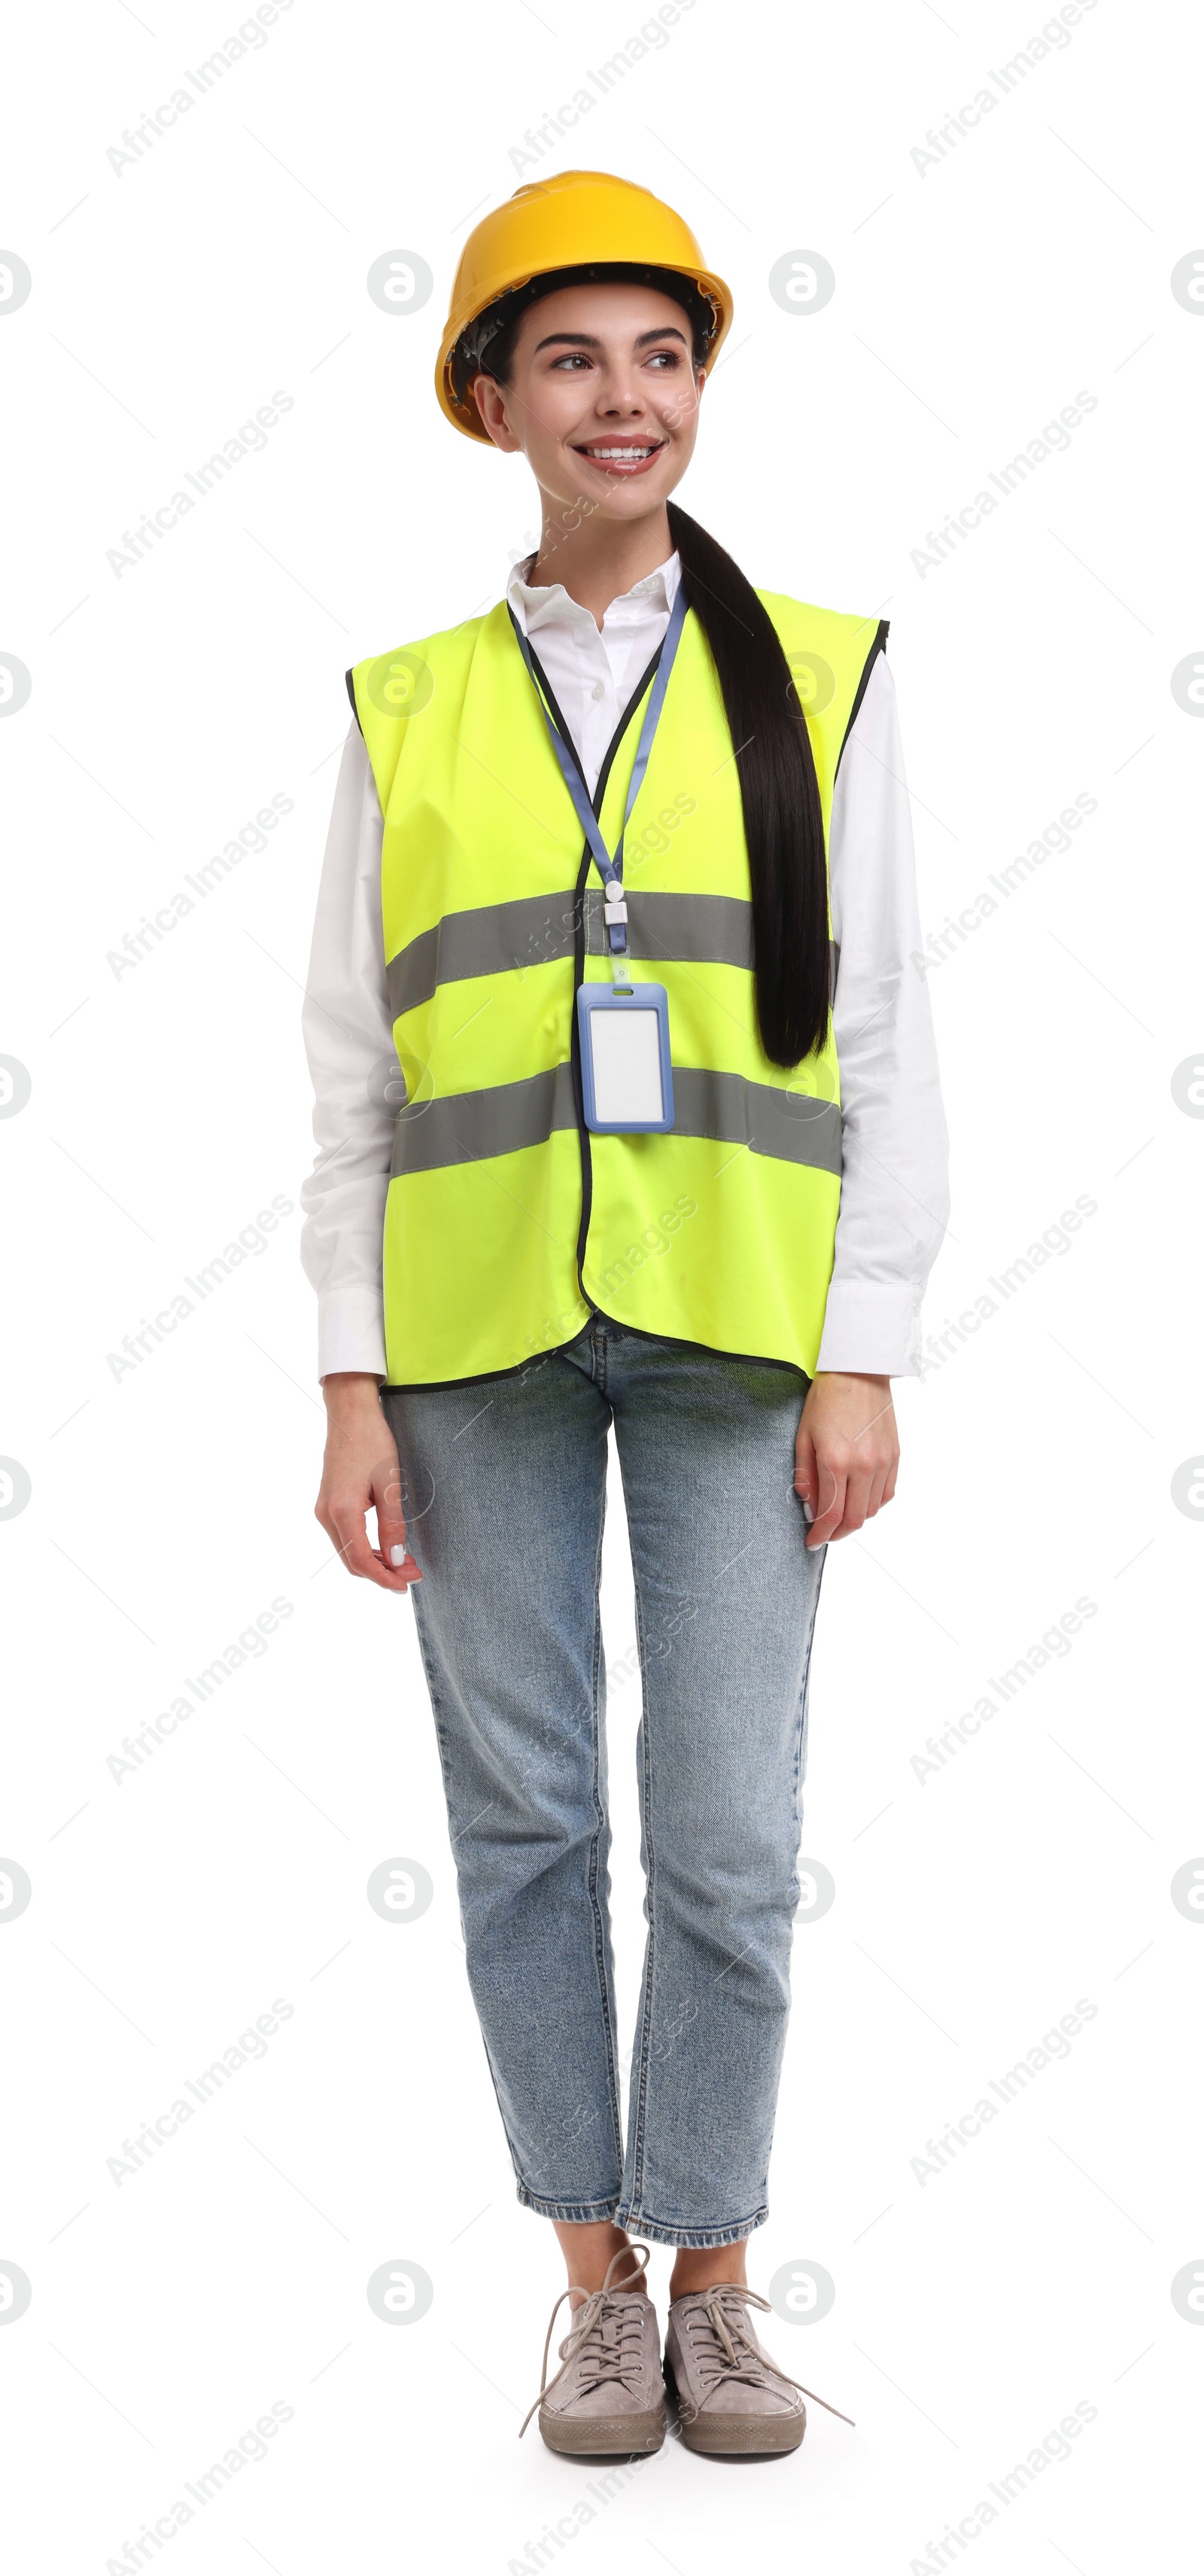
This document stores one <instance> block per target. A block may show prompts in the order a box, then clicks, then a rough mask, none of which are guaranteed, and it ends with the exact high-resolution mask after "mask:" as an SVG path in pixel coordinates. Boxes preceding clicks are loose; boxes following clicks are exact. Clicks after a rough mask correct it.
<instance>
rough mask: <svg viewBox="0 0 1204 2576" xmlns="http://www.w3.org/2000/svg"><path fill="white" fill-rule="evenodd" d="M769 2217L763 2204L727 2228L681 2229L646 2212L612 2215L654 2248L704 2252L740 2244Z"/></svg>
mask: <svg viewBox="0 0 1204 2576" xmlns="http://www.w3.org/2000/svg"><path fill="white" fill-rule="evenodd" d="M768 2216H769V2206H768V2203H766V2204H765V2206H764V2207H763V2208H761V2209H758V2210H756V2211H754V2214H753V2216H752V2217H751V2218H734V2219H733V2220H732V2222H731V2225H730V2226H729V2227H723V2226H718V2227H682V2226H675V2225H673V2224H672V2223H668V2224H667V2223H666V2222H665V2220H663V2219H660V2218H650V2217H649V2216H648V2213H647V2211H646V2210H639V2209H623V2208H620V2209H617V2210H616V2212H615V2225H616V2227H625V2228H627V2229H628V2231H629V2232H634V2233H635V2235H637V2236H646V2237H647V2238H648V2240H649V2242H650V2243H651V2244H653V2245H686V2246H690V2247H698V2248H699V2249H705V2248H706V2247H707V2246H710V2245H738V2244H740V2242H741V2241H742V2239H743V2238H744V2237H745V2236H751V2235H752V2233H753V2230H754V2229H755V2228H757V2227H763V2226H764V2225H765V2221H766V2219H767V2218H768Z"/></svg>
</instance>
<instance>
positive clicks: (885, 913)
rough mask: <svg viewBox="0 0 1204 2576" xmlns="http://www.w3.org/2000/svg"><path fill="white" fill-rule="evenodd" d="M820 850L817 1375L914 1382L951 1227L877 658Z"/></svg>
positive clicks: (888, 705)
mask: <svg viewBox="0 0 1204 2576" xmlns="http://www.w3.org/2000/svg"><path fill="white" fill-rule="evenodd" d="M828 840H829V884H830V900H831V909H832V936H833V939H834V940H835V942H836V944H837V947H838V949H839V960H838V965H837V974H836V996H835V1001H834V1004H833V1012H832V1018H833V1034H834V1037H835V1041H836V1054H837V1059H838V1062H839V1065H840V1090H841V1126H842V1136H843V1171H842V1178H841V1192H840V1214H839V1217H838V1220H837V1226H836V1246H835V1256H834V1261H833V1269H832V1279H831V1284H830V1286H829V1289H828V1303H827V1311H826V1315H825V1319H824V1331H823V1340H822V1342H821V1345H820V1352H819V1358H818V1361H817V1363H816V1367H817V1370H818V1369H848V1370H863V1371H865V1372H866V1373H867V1374H870V1375H873V1376H876V1377H916V1376H918V1375H919V1364H920V1301H921V1298H922V1296H923V1293H924V1287H925V1284H926V1281H927V1278H928V1273H929V1271H930V1270H931V1268H932V1264H933V1262H934V1261H935V1259H936V1256H937V1253H938V1251H939V1249H940V1245H941V1241H942V1237H943V1235H944V1231H945V1226H946V1223H947V1220H948V1215H949V1190H948V1154H949V1140H948V1136H947V1133H946V1128H945V1117H944V1111H943V1108H942V1105H941V1092H940V1078H939V1075H938V1071H937V1061H936V1041H935V1038H934V1035H933V1027H932V1009H931V1004H930V1001H929V996H928V986H927V983H926V981H925V978H924V975H923V972H922V967H921V965H920V964H919V963H918V962H917V961H918V960H919V959H920V958H921V957H922V952H923V942H922V939H921V936H920V922H919V908H918V903H917V897H916V877H915V854H914V849H913V845H912V835H911V815H910V810H909V802H908V795H907V785H906V780H905V777H904V772H903V752H902V746H901V743H900V740H899V724H898V715H897V711H896V705H895V690H894V682H893V680H892V678H891V674H890V672H889V670H888V668H887V665H886V660H885V657H884V655H882V654H879V655H878V657H877V660H876V661H875V663H874V667H873V670H872V672H871V674H870V678H869V681H868V684H867V687H866V692H865V696H864V698H863V699H862V702H861V706H860V708H859V710H858V713H857V717H856V721H855V723H854V725H853V729H852V731H851V733H850V735H849V738H848V741H847V742H846V744H845V748H844V755H843V758H842V760H841V763H840V768H839V771H838V774H837V780H836V788H835V792H834V795H833V800H832V815H831V824H830V829H829V835H828Z"/></svg>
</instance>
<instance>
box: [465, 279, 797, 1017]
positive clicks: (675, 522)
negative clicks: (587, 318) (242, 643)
mask: <svg viewBox="0 0 1204 2576" xmlns="http://www.w3.org/2000/svg"><path fill="white" fill-rule="evenodd" d="M630 277H638V278H641V279H642V280H643V281H644V283H645V284H647V285H651V286H656V287H659V288H660V289H662V290H663V291H664V292H665V293H667V294H669V295H672V296H673V297H675V298H676V300H677V301H679V302H680V303H681V304H682V305H684V307H685V310H686V312H687V314H688V315H689V317H690V320H691V323H692V325H693V330H694V363H695V365H696V366H702V365H704V364H705V361H706V353H707V346H708V341H707V329H708V322H709V320H711V319H713V317H712V316H710V315H709V309H706V308H704V305H703V300H702V298H701V297H700V295H699V294H698V292H697V290H696V289H693V288H692V287H690V286H689V285H688V284H687V283H686V281H685V280H684V279H683V278H681V277H680V276H677V275H675V274H674V273H672V272H670V271H667V270H661V269H637V268H634V267H632V266H630V265H628V264H626V263H622V262H615V263H607V264H605V265H595V266H593V267H590V268H583V267H576V268H566V269H559V270H555V271H550V272H548V273H546V274H544V275H541V276H539V277H535V278H532V279H531V281H530V283H529V284H528V285H527V286H526V287H525V288H522V289H520V290H518V291H517V292H515V293H513V294H511V295H507V296H503V297H502V298H500V300H499V301H498V303H496V304H494V305H491V306H490V307H489V308H488V310H487V311H486V313H485V314H484V315H483V316H481V318H480V319H479V321H478V322H477V323H476V324H475V325H474V327H473V330H472V332H470V333H466V334H465V336H464V339H463V340H461V342H460V343H459V346H458V348H457V351H456V354H455V360H454V362H453V363H454V366H455V368H456V370H457V376H456V381H457V387H458V390H460V391H461V392H463V391H464V390H465V388H466V387H467V385H468V384H469V383H470V382H471V380H472V377H473V375H474V374H475V373H476V372H477V371H478V370H479V371H480V372H481V373H482V374H484V375H490V376H494V377H496V379H497V382H498V383H499V384H501V385H508V384H509V382H510V376H511V370H512V367H513V364H514V347H515V341H516V339H517V337H518V331H519V326H520V324H521V321H522V317H523V313H524V311H525V310H526V308H527V306H528V304H530V303H534V302H538V301H539V299H540V298H541V297H543V296H545V295H549V294H551V293H552V292H553V291H554V289H555V288H557V287H558V286H568V285H572V284H574V283H579V282H583V281H586V280H589V281H592V282H594V283H597V284H604V283H606V282H607V281H608V280H615V279H626V278H630ZM669 533H670V535H671V537H672V539H673V543H674V546H675V547H676V549H677V552H678V554H679V556H680V558H681V565H682V572H683V575H684V578H685V584H686V590H687V593H688V595H689V601H690V606H691V608H692V609H693V611H694V614H695V616H696V617H697V619H698V623H699V625H700V626H701V628H702V631H703V633H704V635H705V636H706V640H707V644H708V646H709V648H710V653H711V659H712V661H713V662H714V665H715V672H716V676H717V678H718V681H719V687H720V691H721V694H722V697H723V708H724V713H725V715H726V717H727V722H728V729H729V731H730V733H731V737H732V750H733V753H734V755H735V759H736V763H737V767H738V770H739V776H740V795H741V800H742V802H743V807H744V838H745V841H746V843H747V847H748V865H749V873H750V875H751V878H752V919H753V969H754V993H755V998H756V1010H757V1026H758V1029H759V1031H760V1037H761V1044H762V1046H763V1047H764V1050H765V1053H766V1055H767V1056H768V1057H769V1060H770V1063H771V1064H781V1065H796V1064H800V1063H801V1062H802V1059H803V1057H804V1056H807V1055H813V1054H817V1053H818V1052H819V1050H820V1048H821V1047H822V1046H823V1045H824V1042H825V1040H826V1038H827V1034H828V1013H829V1006H830V1004H829V967H828V872H827V862H826V858H825V853H824V821H823V809H822V807H821V805H820V801H819V782H818V780H817V778H816V775H815V761H814V759H813V757H812V751H811V740H810V736H809V734H808V732H807V725H806V719H805V717H804V715H803V711H802V708H801V706H800V704H799V700H798V694H797V691H796V689H795V686H794V680H793V677H792V675H791V670H790V665H789V663H788V662H787V660H786V656H785V654H784V652H783V650H782V646H781V643H780V640H779V637H778V632H777V628H776V627H775V625H774V623H773V620H772V618H771V617H770V615H769V612H768V610H767V609H764V608H762V606H761V602H760V600H759V599H758V597H757V594H756V592H755V590H754V589H753V586H752V583H751V582H750V581H748V580H746V578H745V576H744V574H743V573H742V572H741V570H740V567H739V564H737V563H734V562H733V561H732V558H731V556H730V555H729V554H727V553H725V551H724V549H723V547H722V546H720V545H717V544H716V542H715V539H714V537H712V536H708V534H707V531H706V529H705V528H700V527H699V524H698V521H697V519H691V518H689V517H687V514H686V512H685V511H684V510H679V509H677V508H676V507H675V505H674V503H673V502H672V501H671V502H670V503H669Z"/></svg>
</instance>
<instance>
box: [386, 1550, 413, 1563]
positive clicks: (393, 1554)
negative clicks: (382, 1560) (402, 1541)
mask: <svg viewBox="0 0 1204 2576" xmlns="http://www.w3.org/2000/svg"><path fill="white" fill-rule="evenodd" d="M408 1555H409V1549H408V1548H405V1547H391V1548H390V1550H389V1563H390V1565H402V1564H404V1562H405V1559H406V1557H407V1556H408Z"/></svg>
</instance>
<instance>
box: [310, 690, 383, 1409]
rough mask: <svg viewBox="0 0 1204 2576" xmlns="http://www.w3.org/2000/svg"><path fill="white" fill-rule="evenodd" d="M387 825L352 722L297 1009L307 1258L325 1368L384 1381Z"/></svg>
mask: <svg viewBox="0 0 1204 2576" xmlns="http://www.w3.org/2000/svg"><path fill="white" fill-rule="evenodd" d="M383 832H384V823H383V819H382V816H381V810H380V799H379V797H378V796H377V792H376V782H375V779H374V778H373V775H372V765H371V762H370V761H369V758H368V754H367V751H366V749H365V747H364V742H363V737H362V735H361V733H360V729H359V726H358V725H357V724H354V723H353V724H352V727H351V730H350V732H349V734H348V736H347V741H346V744H345V746H344V749H343V757H342V760H341V763H340V766H339V777H338V785H337V787H336V788H335V793H334V809H333V811H332V814H331V817H330V829H329V832H328V834H327V839H326V855H325V858H324V860H323V862H322V875H321V880H320V883H319V888H318V904H317V914H316V918H315V921H314V936H313V948H312V951H311V954H310V961H309V976H308V979H307V982H306V987H305V1003H304V1007H303V1010H302V1014H301V1026H302V1033H303V1035H304V1039H305V1052H306V1055H307V1056H308V1058H309V1070H310V1078H311V1080H312V1082H313V1087H314V1137H315V1140H316V1143H317V1146H318V1155H317V1160H316V1162H315V1164H314V1168H313V1171H312V1173H311V1174H310V1176H309V1178H308V1180H306V1181H305V1182H304V1184H303V1186H302V1190H301V1206H302V1209H303V1211H304V1216H305V1223H304V1225H303V1227H302V1230H301V1259H302V1262H303V1264H304V1267H305V1271H306V1275H307V1277H308V1278H309V1280H310V1282H311V1284H312V1286H313V1287H314V1288H316V1290H317V1292H318V1375H319V1377H328V1376H329V1375H331V1373H332V1372H333V1371H335V1370H337V1369H363V1370H365V1371H367V1372H369V1373H370V1374H371V1375H373V1376H375V1377H378V1378H383V1377H385V1376H386V1374H387V1366H386V1360H385V1325H384V1289H383V1237H384V1217H385V1199H386V1197H387V1195H388V1188H389V1166H390V1162H391V1159H392V1151H393V1128H394V1122H395V1119H396V1115H397V1096H396V1094H395V1096H394V1098H393V1099H392V1100H390V1099H389V1097H388V1095H387V1090H386V1085H387V1083H388V1080H389V1075H390V1072H391V1073H392V1076H393V1080H394V1082H395V1083H398V1082H399V1071H398V1065H397V1057H396V1053H395V1051H394V1046H393V1023H392V1017H391V1014H390V1010H389V995H388V985H387V982H386V978H385V946H384V927H383V924H382V920H381V903H380V864H381V841H382V837H383Z"/></svg>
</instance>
